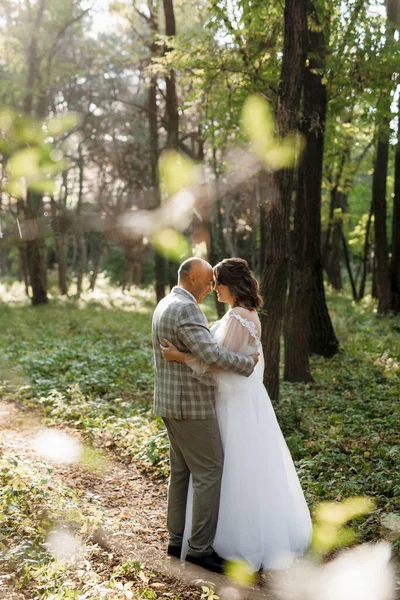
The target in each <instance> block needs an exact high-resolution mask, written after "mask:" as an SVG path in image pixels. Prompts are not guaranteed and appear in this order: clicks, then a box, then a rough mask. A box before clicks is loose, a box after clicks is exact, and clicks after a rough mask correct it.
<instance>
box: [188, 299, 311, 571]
mask: <svg viewBox="0 0 400 600" xmlns="http://www.w3.org/2000/svg"><path fill="white" fill-rule="evenodd" d="M211 332H212V334H213V336H214V338H215V339H216V341H217V342H218V344H220V345H222V346H224V347H225V348H228V349H230V350H233V351H235V352H241V353H243V354H248V355H250V354H253V353H254V352H257V351H258V352H260V357H261V358H260V361H259V363H258V365H257V367H256V369H255V370H254V372H253V373H252V375H250V377H243V376H241V375H236V374H234V373H232V372H227V371H221V372H219V373H213V374H212V376H213V378H215V379H216V382H217V393H216V410H217V416H218V423H219V427H220V431H221V438H222V444H223V448H224V469H223V476H222V485H221V499H220V507H219V516H218V526H217V532H216V536H215V540H214V543H213V547H214V549H215V550H216V552H218V554H220V556H222V557H223V558H225V559H244V560H246V561H247V562H248V563H249V564H250V565H251V566H252V567H253V568H254V570H256V571H258V570H259V569H260V568H264V569H284V568H288V567H289V566H290V565H291V564H292V562H293V560H294V558H295V557H297V556H301V555H303V554H304V552H305V550H306V549H307V547H308V545H309V543H310V541H311V518H310V512H309V510H308V507H307V504H306V501H305V498H304V494H303V491H302V489H301V486H300V482H299V479H298V477H297V473H296V470H295V467H294V464H293V460H292V457H291V455H290V452H289V449H288V447H287V445H286V442H285V440H284V438H283V435H282V432H281V430H280V427H279V424H278V421H277V419H276V416H275V411H274V409H273V406H272V404H271V401H270V399H269V396H268V393H267V391H266V389H265V387H264V385H263V381H262V379H263V371H264V362H263V359H262V348H261V342H260V334H261V325H260V321H259V319H258V315H257V313H256V312H255V311H249V310H247V309H244V308H242V307H238V308H234V309H231V310H229V311H228V312H227V313H226V314H225V316H224V317H223V318H222V319H221V320H220V321H218V322H217V323H215V325H214V326H213V327H212V329H211ZM187 364H188V365H189V366H190V367H191V368H192V369H193V375H194V376H195V377H202V376H203V375H204V373H205V372H206V370H207V366H206V365H204V364H203V363H201V361H199V360H197V359H194V358H193V359H191V360H189V361H188V363H187ZM209 377H210V373H207V375H206V377H205V378H203V381H204V380H205V379H207V378H209ZM192 496H193V490H192V487H191V485H190V486H189V492H188V501H187V509H186V527H185V533H184V538H183V548H182V558H184V556H185V555H186V552H187V548H188V544H187V541H188V538H189V537H190V531H191V522H192V516H191V515H192Z"/></svg>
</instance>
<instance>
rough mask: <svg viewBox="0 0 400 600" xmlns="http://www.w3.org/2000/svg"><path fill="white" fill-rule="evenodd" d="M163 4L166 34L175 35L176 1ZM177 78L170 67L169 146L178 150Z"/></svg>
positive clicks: (168, 100)
mask: <svg viewBox="0 0 400 600" xmlns="http://www.w3.org/2000/svg"><path fill="white" fill-rule="evenodd" d="M163 6H164V16H165V35H166V36H168V37H174V36H175V35H176V24H175V13H174V2H173V0H163ZM169 51H170V47H169V45H168V44H167V45H166V47H165V54H168V52H169ZM175 79H176V76H175V70H174V69H173V68H170V69H169V73H168V75H167V77H166V79H165V83H166V111H167V114H166V117H167V147H168V148H173V149H174V150H177V149H178V146H179V143H178V133H179V112H178V99H177V95H176V81H175Z"/></svg>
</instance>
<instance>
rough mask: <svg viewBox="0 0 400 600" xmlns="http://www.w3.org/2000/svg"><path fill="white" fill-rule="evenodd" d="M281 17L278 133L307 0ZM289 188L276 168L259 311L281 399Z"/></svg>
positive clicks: (292, 122)
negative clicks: (280, 382) (280, 369)
mask: <svg viewBox="0 0 400 600" xmlns="http://www.w3.org/2000/svg"><path fill="white" fill-rule="evenodd" d="M284 21H285V23H284V47H283V58H282V68H281V76H280V86H279V92H278V106H277V110H276V124H277V129H278V133H279V135H285V134H286V133H288V132H289V131H293V130H295V129H297V123H298V116H299V107H300V96H301V90H302V87H303V79H304V61H305V52H306V34H307V7H306V3H305V2H299V1H298V0H286V4H285V15H284ZM292 191H293V170H291V169H290V170H282V171H279V172H277V173H276V174H275V176H274V185H273V186H272V188H271V191H270V193H271V201H270V204H269V206H268V211H267V215H268V220H269V228H270V232H271V236H270V238H269V240H268V246H267V248H266V261H265V265H264V270H263V276H262V283H261V292H262V295H263V297H264V309H263V314H262V344H263V349H264V358H265V366H266V368H265V373H264V383H265V386H266V388H267V390H268V392H269V394H270V396H271V398H272V399H273V400H278V399H279V357H280V336H281V330H282V322H283V316H284V312H285V302H286V287H287V276H288V230H289V209H290V201H291V196H292Z"/></svg>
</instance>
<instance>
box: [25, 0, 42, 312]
mask: <svg viewBox="0 0 400 600" xmlns="http://www.w3.org/2000/svg"><path fill="white" fill-rule="evenodd" d="M45 6H46V0H40V2H39V4H38V7H37V12H36V18H35V22H34V23H32V32H31V39H30V44H29V48H28V55H27V60H28V75H27V82H26V94H25V97H24V104H23V108H24V112H25V113H26V114H27V115H31V114H32V112H33V101H34V97H35V86H36V84H37V80H38V56H37V37H38V35H39V31H40V26H41V23H42V19H43V13H44V9H45ZM38 116H42V115H38ZM42 206H43V201H42V197H41V196H40V195H39V194H36V193H33V192H31V191H28V193H27V199H26V206H25V217H26V218H27V219H28V220H29V221H30V223H29V224H28V228H29V229H30V230H31V233H32V232H33V231H35V232H36V233H33V234H30V235H29V239H28V240H27V242H26V252H27V259H28V260H27V265H28V272H29V280H30V284H31V287H32V304H33V305H34V306H36V305H38V304H46V302H47V292H46V269H45V265H44V261H43V251H42V244H41V241H40V239H39V230H38V226H37V220H36V219H37V217H38V216H39V213H40V211H41V209H42Z"/></svg>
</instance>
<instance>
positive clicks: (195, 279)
mask: <svg viewBox="0 0 400 600" xmlns="http://www.w3.org/2000/svg"><path fill="white" fill-rule="evenodd" d="M212 283H213V270H212V266H211V265H210V264H209V263H208V262H207V261H206V260H203V259H202V258H197V257H196V256H192V257H191V258H188V259H187V260H185V262H183V263H182V264H181V266H180V267H179V270H178V285H179V286H180V287H182V288H184V289H185V290H187V291H188V292H190V293H191V294H192V295H193V296H194V297H195V298H196V300H197V302H201V301H202V300H203V299H204V297H205V296H206V295H207V294H209V293H210V292H211V291H212Z"/></svg>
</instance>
